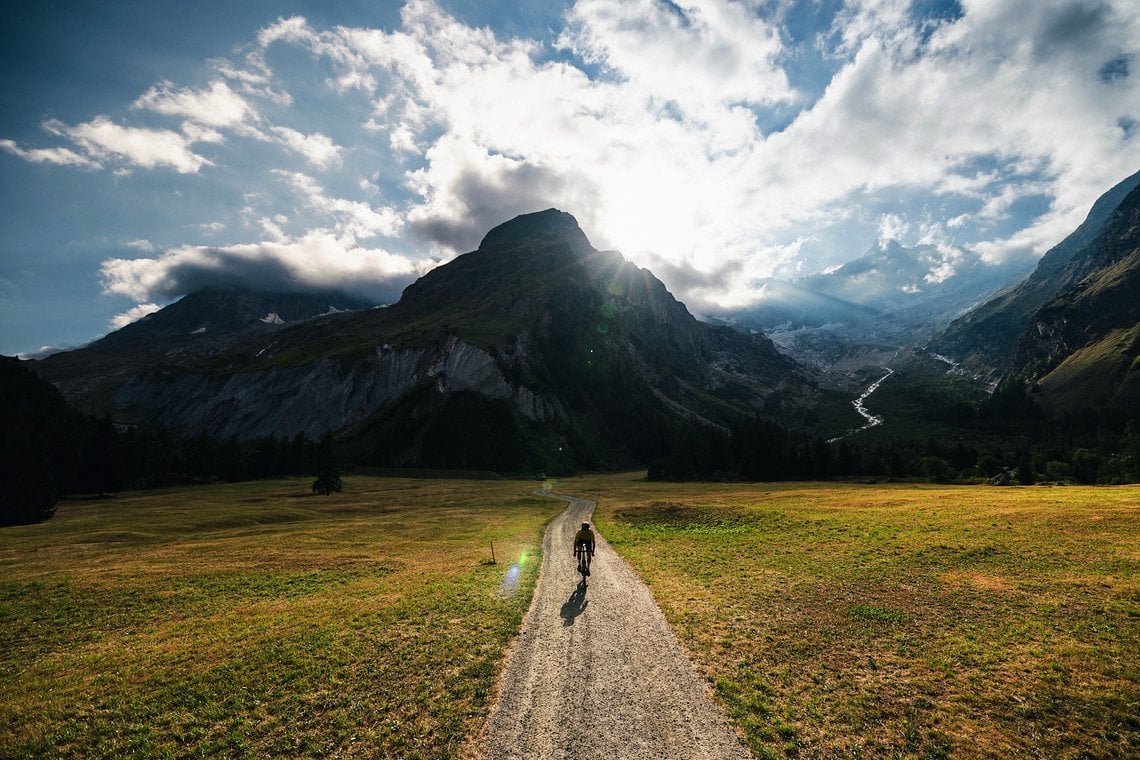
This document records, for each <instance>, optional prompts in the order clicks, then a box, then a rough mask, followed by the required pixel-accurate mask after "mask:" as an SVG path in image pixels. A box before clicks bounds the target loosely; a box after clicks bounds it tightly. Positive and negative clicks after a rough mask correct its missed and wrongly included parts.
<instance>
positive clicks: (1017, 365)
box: [30, 174, 1140, 481]
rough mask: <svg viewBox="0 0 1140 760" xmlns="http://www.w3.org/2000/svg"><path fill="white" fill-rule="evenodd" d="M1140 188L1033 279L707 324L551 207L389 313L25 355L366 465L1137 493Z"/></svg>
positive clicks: (229, 434)
mask: <svg viewBox="0 0 1140 760" xmlns="http://www.w3.org/2000/svg"><path fill="white" fill-rule="evenodd" d="M1138 185H1140V174H1136V175H1133V176H1131V177H1129V178H1128V179H1126V180H1124V181H1123V182H1121V183H1120V184H1119V185H1118V186H1116V187H1114V188H1112V189H1111V190H1109V191H1108V192H1107V193H1106V194H1105V195H1104V196H1103V197H1102V198H1101V199H1100V200H1099V201H1098V202H1097V203H1096V204H1095V205H1094V207H1093V208H1092V211H1091V212H1090V214H1089V216H1088V219H1087V220H1086V221H1085V222H1084V224H1082V225H1081V226H1080V227H1079V228H1078V229H1077V230H1076V231H1075V232H1073V234H1072V235H1070V236H1069V237H1068V238H1066V239H1065V240H1064V241H1062V242H1061V243H1059V244H1058V245H1057V246H1055V247H1054V248H1053V249H1052V250H1050V251H1049V252H1048V253H1047V254H1046V255H1045V256H1044V257H1043V258H1041V260H1040V261H1039V263H1038V264H1037V266H1036V268H1035V269H1033V270H1032V271H1027V270H1026V269H1025V268H1024V267H1021V268H1018V267H1016V266H993V265H990V264H987V263H986V262H984V261H982V260H981V258H980V257H977V256H975V255H973V254H971V253H969V252H960V251H959V252H957V253H956V254H955V258H953V259H952V260H948V259H947V258H946V252H945V251H940V250H938V249H936V248H933V247H919V248H911V249H908V248H904V247H903V246H901V245H899V244H898V243H897V242H894V241H884V242H883V243H880V244H877V245H875V246H873V247H871V249H870V250H868V251H867V253H866V254H865V255H863V256H861V257H859V258H857V259H855V260H853V261H851V262H849V263H848V264H846V265H844V266H843V267H840V268H838V269H836V270H835V271H831V272H828V273H824V274H818V275H814V276H812V277H809V278H806V279H804V280H800V281H796V282H781V281H777V280H770V281H767V282H764V283H760V284H759V287H760V288H761V289H762V291H763V293H764V298H763V299H762V300H761V302H760V303H759V305H757V306H756V307H754V308H751V309H749V310H746V311H742V312H725V313H720V314H714V315H707V317H706V318H707V320H708V321H698V320H697V319H696V318H694V317H693V315H692V314H690V313H689V311H688V310H687V309H686V307H685V306H684V305H683V304H681V303H680V302H678V301H677V300H676V299H675V298H674V297H673V296H672V295H671V294H670V293H669V291H668V290H667V289H666V287H665V285H664V284H662V282H661V281H660V280H658V279H657V278H656V277H655V276H654V275H653V274H652V273H651V272H649V271H648V270H646V269H642V268H639V267H637V266H635V265H634V264H632V263H630V262H629V261H627V260H626V259H625V258H624V257H623V256H622V255H621V254H620V253H617V252H613V251H599V250H596V249H595V248H594V247H593V246H592V245H591V244H590V242H589V241H588V240H587V238H586V236H585V234H584V233H583V232H582V230H581V229H580V228H579V226H578V224H577V222H576V221H575V220H574V218H573V217H572V216H570V215H569V214H567V213H564V212H561V211H557V210H554V209H550V210H547V211H542V212H538V213H533V214H526V215H523V216H520V217H517V218H515V219H513V220H511V221H509V222H506V223H504V224H502V225H500V226H498V227H496V228H495V229H493V230H491V231H490V232H489V233H487V235H486V236H485V237H484V239H483V241H482V243H481V244H480V245H479V247H478V249H477V250H475V251H472V252H470V253H467V254H464V255H461V256H459V257H457V258H455V259H454V260H452V261H451V262H449V263H447V264H445V265H441V266H439V267H437V268H436V269H434V270H432V271H431V272H429V273H428V274H427V275H425V276H423V277H422V278H420V279H419V280H418V281H416V282H415V283H413V284H412V285H410V286H409V287H408V288H407V289H406V290H405V291H404V293H403V295H402V297H401V298H400V300H399V301H398V302H397V303H394V304H391V305H387V306H374V305H371V304H367V303H362V302H360V301H358V300H355V299H353V298H349V297H347V296H344V295H341V294H337V293H311V292H310V293H304V294H302V293H292V294H281V293H259V292H250V291H247V290H240V289H236V288H234V289H226V288H214V289H207V290H200V291H196V292H193V293H190V294H188V295H187V296H185V297H184V298H182V299H181V300H180V301H178V302H176V303H174V304H172V305H170V306H167V307H166V308H164V309H162V310H161V311H158V312H156V313H154V314H152V315H150V316H148V317H146V318H144V319H142V320H140V321H138V322H136V323H134V324H131V325H129V326H127V327H124V328H122V329H120V330H118V331H117V332H114V333H111V334H110V335H108V336H106V337H104V338H102V339H100V340H98V341H96V342H94V343H92V344H90V345H87V346H85V347H83V348H80V349H77V350H73V351H68V352H64V353H59V354H55V355H52V356H49V357H47V358H45V359H41V360H38V361H35V362H32V363H30V364H32V365H34V369H35V371H36V373H37V374H39V375H40V376H42V377H43V378H46V379H47V380H49V381H50V382H51V383H52V384H54V385H55V386H56V388H58V390H59V391H60V392H61V393H62V394H63V396H64V398H66V400H67V401H68V402H69V403H70V404H71V405H72V406H73V407H75V408H78V409H80V410H82V411H83V412H86V413H88V414H93V415H102V416H109V417H110V418H111V419H113V420H114V421H115V422H116V423H117V424H119V425H120V426H121V427H142V428H147V427H150V428H154V427H161V428H163V429H164V430H167V431H170V432H171V433H172V434H174V435H176V436H179V437H183V438H210V439H216V440H230V441H235V442H238V443H241V442H253V441H257V440H263V439H265V438H267V437H272V438H275V439H282V440H284V439H292V438H297V437H298V436H302V437H304V438H307V439H309V440H315V439H318V438H320V437H321V436H323V435H326V434H331V435H333V436H334V437H335V440H336V441H337V447H338V451H339V454H340V456H341V457H342V458H343V459H345V460H350V461H352V462H354V463H356V464H367V465H378V466H419V467H433V468H457V469H468V470H470V469H484V470H494V471H498V472H539V471H554V472H560V471H562V472H564V471H571V470H575V469H611V468H618V467H631V466H646V465H650V464H653V466H654V467H655V468H656V469H655V470H654V472H655V473H656V474H657V475H658V476H673V477H685V476H686V475H689V476H693V475H697V476H712V475H714V474H716V475H717V476H721V477H729V476H739V477H782V476H801V477H802V476H808V477H814V476H824V477H825V476H828V475H830V474H869V475H899V476H902V475H908V474H910V475H913V474H917V475H929V476H931V477H935V478H944V477H949V478H969V477H990V476H991V475H992V474H993V473H994V472H1000V471H1003V470H1005V469H1006V468H1013V467H1014V466H1015V465H1023V466H1024V467H1026V468H1027V470H1026V472H1027V475H1026V477H1027V478H1030V477H1031V474H1029V473H1035V474H1036V475H1037V476H1038V477H1041V476H1044V475H1046V471H1047V470H1049V469H1050V466H1051V465H1052V473H1051V474H1055V475H1059V476H1064V475H1065V474H1066V473H1070V474H1071V473H1072V472H1073V471H1074V469H1073V468H1074V466H1075V465H1074V461H1075V460H1074V458H1073V456H1074V452H1075V451H1076V450H1078V449H1081V450H1087V451H1093V448H1095V447H1096V446H1100V448H1096V449H1095V451H1093V454H1094V455H1095V456H1094V459H1095V464H1096V467H1095V468H1094V469H1095V473H1094V475H1093V476H1092V477H1093V478H1094V479H1097V478H1099V479H1101V480H1106V481H1112V480H1113V479H1116V480H1119V479H1121V478H1126V479H1127V478H1132V477H1133V474H1134V473H1136V472H1137V471H1140V466H1138V464H1140V452H1132V451H1131V449H1130V448H1129V447H1135V446H1136V445H1137V444H1136V439H1137V438H1138V437H1137V435H1136V432H1135V424H1136V421H1137V417H1138V416H1140V359H1138V358H1137V357H1138V355H1140V305H1138V304H1140V189H1138ZM773 339H775V340H776V343H774V342H773ZM872 382H875V385H874V392H873V395H871V392H870V391H869V390H867V389H868V387H869V386H870V385H871V383H872ZM995 388H996V389H997V390H996V392H994V389H995ZM857 397H858V398H860V401H859V404H858V405H853V404H852V400H853V399H856V398H857ZM869 410H870V411H869ZM854 431H858V432H854ZM1106 431H1107V432H1106ZM828 440H831V441H832V442H833V443H832V444H831V445H830V447H829V446H828V444H826V443H825V441H828ZM1090 441H1100V442H1101V443H1100V444H1093V443H1090ZM951 442H953V443H952V444H951ZM951 447H953V449H954V450H953V451H951ZM900 450H902V451H903V452H904V453H903V454H900V453H899V451H900ZM809 451H810V452H814V453H811V454H810V455H809V454H806V453H805V452H809ZM797 452H798V453H797ZM781 457H783V459H782V460H781ZM797 457H798V459H797ZM805 457H807V458H809V459H810V460H811V462H812V464H811V465H810V466H806V465H804V464H803V462H804V461H807V460H806V459H805ZM1086 458H1087V457H1086ZM700 459H703V460H704V461H703V463H697V462H696V460H700ZM780 461H782V462H783V465H782V466H783V470H781V469H780V468H781V465H779V463H778V462H780ZM795 462H799V465H795V464H794V463H795ZM821 462H823V464H820V463H821ZM916 462H917V463H919V464H916ZM904 463H906V464H904ZM1108 463H1114V464H1112V465H1111V466H1109V464H1108ZM1102 465H1103V466H1102ZM789 468H791V469H790V470H789ZM797 468H798V469H797ZM1098 468H1099V469H1098ZM916 469H918V470H919V471H918V472H915V470H916ZM1085 474H1086V475H1087V472H1086V473H1085Z"/></svg>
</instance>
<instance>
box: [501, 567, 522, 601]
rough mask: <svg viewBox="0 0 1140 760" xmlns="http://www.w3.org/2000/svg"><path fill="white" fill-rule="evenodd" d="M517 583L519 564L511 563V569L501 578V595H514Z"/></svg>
mask: <svg viewBox="0 0 1140 760" xmlns="http://www.w3.org/2000/svg"><path fill="white" fill-rule="evenodd" d="M518 585H519V566H518V565H511V569H510V570H508V571H507V575H506V577H504V578H503V585H502V587H501V588H500V589H499V591H500V593H501V594H502V595H503V596H514V593H515V589H516V588H518Z"/></svg>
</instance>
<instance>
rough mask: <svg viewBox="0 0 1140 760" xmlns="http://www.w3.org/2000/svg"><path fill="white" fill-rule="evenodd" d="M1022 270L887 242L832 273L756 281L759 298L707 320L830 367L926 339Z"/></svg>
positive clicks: (959, 254)
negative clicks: (760, 335) (753, 333)
mask: <svg viewBox="0 0 1140 760" xmlns="http://www.w3.org/2000/svg"><path fill="white" fill-rule="evenodd" d="M1027 267H1028V265H1027V264H1016V263H1014V264H1007V265H1000V266H991V265H988V264H986V263H985V262H983V261H982V260H981V258H980V257H979V256H978V255H977V254H975V253H973V252H971V251H968V250H953V251H944V250H941V249H939V248H938V247H936V246H932V245H922V246H917V247H914V248H907V247H904V246H902V245H900V244H899V243H898V242H897V241H893V240H891V241H885V242H883V243H879V244H876V245H874V246H872V247H871V248H870V249H868V250H867V251H866V252H865V253H864V254H863V255H862V256H860V257H858V258H856V259H853V260H852V261H849V262H847V263H846V264H844V265H843V266H841V267H838V268H837V269H835V270H833V271H829V272H824V273H820V274H816V275H812V276H810V277H806V278H803V279H800V280H797V281H795V282H786V281H781V280H777V279H768V280H764V281H761V282H760V283H759V290H760V294H761V298H760V301H759V303H757V304H756V305H754V306H752V307H750V308H749V309H747V310H744V311H739V312H735V313H731V314H714V315H711V318H713V319H715V320H717V321H723V322H726V323H729V324H733V325H736V326H738V327H743V328H748V329H754V330H760V331H763V332H765V333H767V334H768V335H769V336H770V337H771V338H772V339H773V340H775V341H776V342H777V343H778V344H779V345H780V346H781V347H782V348H784V349H785V350H786V351H787V352H788V353H789V354H791V355H792V356H794V357H795V358H796V359H797V360H799V361H802V362H806V363H808V364H811V365H816V366H820V367H828V368H830V367H833V365H838V364H841V363H844V364H845V363H849V362H850V359H851V357H852V356H858V355H862V354H866V355H867V356H868V357H877V356H878V355H879V354H880V353H881V351H882V350H883V348H884V347H887V346H891V347H893V348H892V350H897V349H898V347H899V346H900V345H903V344H921V343H924V342H926V340H928V339H929V338H930V336H931V335H933V334H934V333H935V332H937V330H939V329H941V328H943V327H945V326H946V325H947V324H949V323H950V321H951V320H952V319H954V318H955V317H957V316H959V315H960V314H961V313H962V312H963V311H965V310H967V309H969V308H971V307H973V306H976V305H977V304H978V303H980V302H982V301H983V300H984V299H985V298H987V297H988V296H990V295H992V294H993V293H994V292H996V291H998V290H1001V289H1002V288H1003V287H1006V286H1007V285H1008V284H1009V283H1011V282H1013V281H1016V280H1017V279H1018V278H1019V277H1021V276H1022V275H1024V274H1025V271H1026V268H1027ZM871 360H872V361H874V359H871ZM856 363H857V362H856Z"/></svg>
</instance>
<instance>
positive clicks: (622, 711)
mask: <svg viewBox="0 0 1140 760" xmlns="http://www.w3.org/2000/svg"><path fill="white" fill-rule="evenodd" d="M560 498H566V500H567V501H569V505H568V506H567V508H566V510H565V511H564V512H563V513H562V514H561V515H559V516H558V517H557V518H556V519H555V520H554V521H553V522H552V523H551V524H550V526H549V527H548V528H547V531H546V535H545V538H544V540H543V549H544V551H543V561H542V574H541V576H540V578H539V581H538V586H537V588H536V589H535V595H534V600H533V601H532V603H531V607H530V610H529V611H528V612H527V615H526V618H525V619H524V621H523V626H522V630H521V632H520V634H519V636H518V638H517V640H516V642H515V644H514V647H513V648H512V650H511V652H510V655H509V657H508V661H507V667H506V669H505V671H504V673H503V676H502V680H501V681H500V684H499V698H498V701H497V702H496V704H495V705H494V707H493V709H492V711H491V715H490V718H489V719H488V724H487V726H486V729H485V731H484V732H483V733H482V735H481V736H480V738H479V739H478V740H477V741H476V744H477V745H478V746H475V747H473V748H472V749H473V750H474V752H473V753H472V754H475V755H477V756H479V757H483V758H488V760H490V759H492V758H495V759H497V758H598V760H614V759H615V758H630V759H633V758H747V757H749V756H750V753H749V752H748V751H747V749H746V748H745V747H744V745H743V744H741V742H740V740H739V739H738V737H737V735H736V734H735V733H734V732H733V730H732V728H731V727H730V725H729V723H728V721H727V720H726V719H725V717H724V715H723V714H722V713H721V712H720V711H719V710H718V709H717V708H716V707H715V706H714V705H713V703H712V701H711V698H710V693H709V687H708V685H707V684H706V682H705V681H704V680H703V679H702V678H700V677H699V676H698V675H697V674H696V672H695V670H694V669H693V666H692V664H691V663H690V662H689V660H688V658H687V657H686V656H685V653H684V651H683V650H682V649H681V646H680V644H678V642H677V639H676V637H675V636H674V635H673V632H672V631H671V630H670V629H669V626H668V625H667V624H666V622H665V618H664V616H663V615H662V614H661V611H660V610H659V609H658V608H657V605H656V604H655V603H654V601H653V597H652V595H651V594H650V593H649V589H648V588H647V587H646V586H645V584H644V583H642V581H641V579H640V578H638V577H637V575H636V574H635V573H634V572H633V571H632V570H631V569H630V568H629V566H628V565H626V564H625V562H624V561H623V560H622V559H621V558H620V557H618V555H617V554H616V553H615V552H614V550H613V549H612V548H611V547H610V545H609V544H608V543H607V542H606V540H605V539H604V538H603V537H602V536H601V535H600V534H598V541H597V550H596V553H595V556H594V562H593V568H592V575H591V577H590V578H589V584H588V586H587V587H581V586H580V585H579V576H578V574H577V572H576V570H575V562H574V557H573V547H572V544H573V537H574V533H575V531H576V530H577V529H578V527H579V525H580V524H581V523H582V522H584V521H590V518H591V516H592V515H593V511H594V506H595V505H594V502H592V501H587V500H585V499H572V498H567V497H560ZM595 533H596V531H595Z"/></svg>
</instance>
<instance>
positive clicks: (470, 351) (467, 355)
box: [114, 337, 565, 439]
mask: <svg viewBox="0 0 1140 760" xmlns="http://www.w3.org/2000/svg"><path fill="white" fill-rule="evenodd" d="M425 385H426V386H431V387H432V388H434V390H435V391H436V392H438V393H440V394H448V393H451V392H454V391H460V390H464V391H473V392H475V393H479V394H481V395H484V396H488V397H490V398H495V399H502V400H505V401H507V402H509V403H510V404H511V406H512V407H513V408H514V409H515V410H517V412H518V413H519V414H521V415H523V416H524V417H526V418H528V419H531V420H535V421H550V420H554V419H557V418H559V417H560V416H565V411H564V410H563V409H562V408H561V406H560V404H559V403H558V401H557V399H550V398H544V397H541V396H539V395H538V394H536V393H534V392H533V391H531V390H530V389H529V388H526V387H525V386H520V385H513V384H512V383H511V382H510V381H509V380H508V378H507V377H506V376H505V375H504V374H503V371H502V368H501V365H500V360H499V359H497V358H496V357H495V356H494V355H493V354H492V353H490V352H488V351H486V350H484V349H482V348H479V347H478V346H474V345H472V344H470V343H466V342H464V341H461V340H459V339H457V338H455V337H448V338H446V339H444V340H441V341H440V342H438V343H437V344H434V345H432V346H429V347H426V348H406V349H400V350H396V349H393V348H392V347H391V346H381V347H378V348H376V349H375V350H374V351H372V352H371V353H369V354H368V355H367V356H365V357H362V358H359V359H357V360H355V361H351V362H342V361H338V360H336V359H332V358H327V357H326V358H321V359H318V360H317V361H315V362H313V363H311V364H306V365H303V366H298V367H288V368H284V367H270V368H267V369H260V370H255V371H251V372H237V373H232V374H224V375H217V374H204V373H196V372H190V371H186V370H180V369H169V368H158V369H154V370H149V371H146V372H141V373H139V374H137V375H134V376H133V377H131V378H130V380H128V381H127V382H126V383H124V384H123V385H122V386H121V387H119V388H118V390H117V391H116V392H115V395H114V401H115V406H116V407H117V408H118V409H119V410H120V416H121V418H123V419H126V420H129V421H132V422H135V423H139V424H150V425H156V424H162V425H167V426H172V427H174V428H176V429H178V430H183V431H187V432H194V433H195V434H205V435H209V436H214V437H218V438H231V437H233V438H238V439H252V438H258V437H262V436H266V435H276V436H278V437H293V436H295V435H297V434H305V435H307V436H308V437H310V438H316V437H319V436H320V435H322V434H323V433H324V432H326V431H328V430H342V429H344V428H347V427H350V426H352V425H354V424H356V423H358V422H359V421H361V420H363V419H367V418H368V417H369V416H371V415H373V414H374V413H376V412H377V411H378V410H379V409H380V408H381V407H382V406H383V405H384V404H386V403H389V402H392V401H394V400H396V399H398V398H400V397H401V396H402V395H403V394H405V393H407V392H409V391H411V390H412V389H415V388H418V387H422V386H425Z"/></svg>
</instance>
